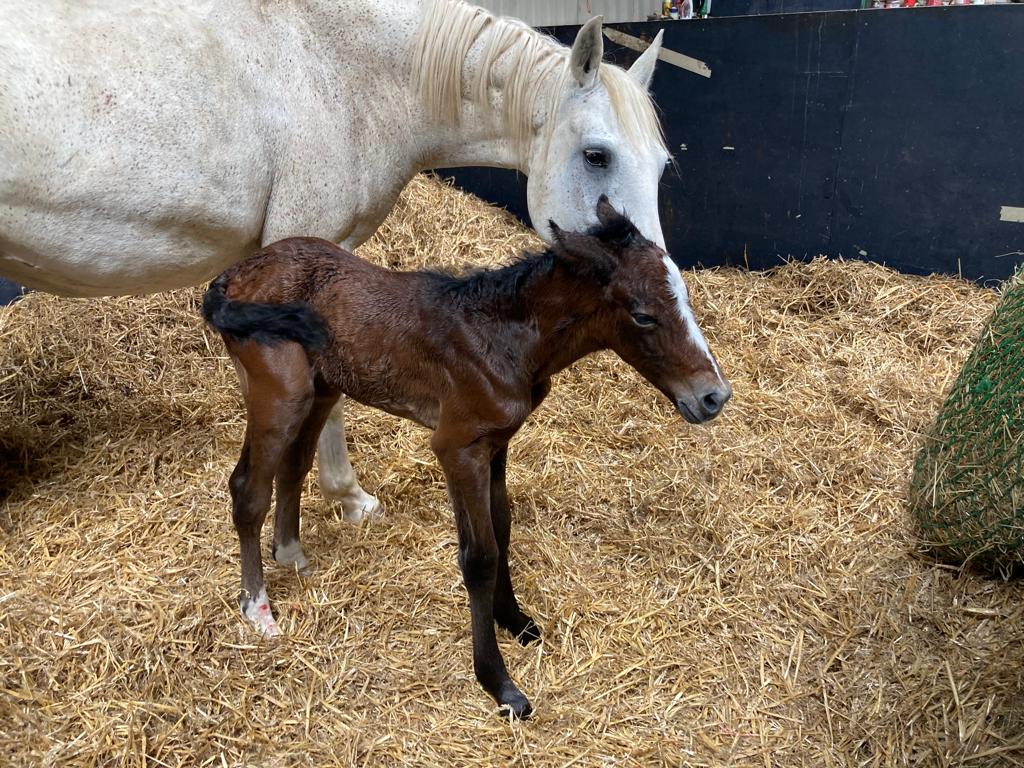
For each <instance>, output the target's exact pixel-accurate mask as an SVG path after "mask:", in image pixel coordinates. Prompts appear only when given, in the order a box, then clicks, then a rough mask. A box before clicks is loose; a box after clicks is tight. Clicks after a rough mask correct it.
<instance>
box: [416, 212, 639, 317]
mask: <svg viewBox="0 0 1024 768" xmlns="http://www.w3.org/2000/svg"><path fill="white" fill-rule="evenodd" d="M586 234H587V236H588V237H594V238H597V239H598V240H600V241H602V242H603V243H605V244H607V245H610V246H612V247H613V248H615V249H621V248H627V247H629V246H630V245H631V244H632V243H633V240H634V237H638V235H637V232H636V228H635V227H634V226H633V223H632V222H631V221H630V220H629V219H628V218H626V217H625V216H617V217H615V218H614V219H613V220H612V221H610V222H608V223H606V224H599V225H597V226H595V227H591V228H590V229H589V230H588V231H587V233H586ZM557 261H558V256H557V254H555V252H554V251H553V250H552V249H550V248H548V249H546V250H545V251H543V252H541V253H529V252H526V253H523V254H522V255H521V256H520V257H519V258H518V259H517V260H515V261H513V262H511V263H509V264H506V265H504V266H501V267H492V268H489V269H488V268H481V269H476V270H472V271H470V272H468V273H466V274H463V275H453V274H451V273H450V272H443V271H431V270H427V271H426V274H427V275H429V276H430V277H432V278H433V279H434V280H435V281H436V284H437V287H438V290H439V291H440V292H441V294H442V295H444V296H446V297H448V298H449V299H450V300H453V301H454V302H455V303H457V304H471V305H475V306H481V307H486V306H498V305H505V306H507V305H508V304H509V303H515V302H516V300H517V299H518V298H519V297H520V292H521V291H522V289H523V287H524V286H525V285H527V284H528V283H529V282H530V281H531V280H532V279H533V278H535V277H538V276H542V275H546V274H548V273H549V272H550V271H551V270H552V269H553V268H554V266H555V263H556V262H557Z"/></svg>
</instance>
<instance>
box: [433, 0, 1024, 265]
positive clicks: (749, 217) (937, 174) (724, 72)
mask: <svg viewBox="0 0 1024 768" xmlns="http://www.w3.org/2000/svg"><path fill="white" fill-rule="evenodd" d="M614 26H615V28H616V29H619V30H621V31H623V32H626V33H627V34H630V35H633V36H635V37H640V38H643V39H645V40H649V39H652V38H653V37H654V35H655V34H656V33H657V31H658V30H659V29H662V28H664V30H665V41H664V45H665V47H666V48H669V49H671V50H674V51H677V52H679V53H683V54H686V55H688V56H692V57H695V58H697V59H700V60H702V61H704V62H705V63H706V64H707V65H708V66H709V67H710V68H711V71H712V76H711V77H710V78H704V77H700V76H698V75H695V74H692V73H690V72H688V71H685V70H682V69H679V68H677V67H674V66H671V65H669V64H666V63H665V62H663V61H662V62H659V64H658V69H657V72H656V74H655V79H654V83H653V91H654V97H655V100H656V101H657V103H658V106H659V108H660V110H661V112H662V113H663V123H664V126H665V131H666V134H667V136H668V141H669V146H670V149H671V150H672V152H673V153H674V155H675V158H676V164H677V167H678V174H677V173H676V172H675V171H673V170H672V169H671V168H670V169H669V170H668V171H667V172H666V174H665V177H664V178H663V180H662V190H661V217H662V225H663V228H664V230H665V236H666V240H667V242H668V246H669V248H670V249H671V251H672V253H673V256H674V257H675V258H676V260H677V261H679V262H680V263H681V264H683V265H696V264H702V265H705V266H712V265H723V264H724V265H749V266H750V267H751V268H755V269H760V268H766V267H771V266H774V265H777V264H779V263H780V261H781V260H783V259H786V258H791V257H795V258H801V259H806V258H812V257H814V256H816V255H818V254H825V255H827V256H832V257H836V256H842V257H845V258H859V259H868V260H872V261H878V262H882V263H885V264H888V265H889V266H891V267H894V268H896V269H899V270H902V271H905V272H910V273H917V274H926V273H930V272H943V273H949V274H957V273H960V274H963V275H964V276H965V277H969V278H971V279H975V280H979V281H986V280H992V279H1002V278H1005V277H1007V276H1008V275H1010V274H1011V273H1012V271H1013V269H1014V267H1015V266H1016V265H1017V264H1018V263H1022V262H1024V223H1018V222H1010V221H1001V220H1000V209H1001V207H1002V206H1013V207H1018V208H1024V6H1020V5H990V6H959V7H956V6H950V7H937V8H914V9H885V10H866V11H837V12H824V13H800V14H787V15H774V16H771V15H769V16H746V17H733V18H714V17H712V18H711V19H706V20H696V21H676V22H649V23H637V24H620V25H614ZM577 29H578V28H577V27H558V28H555V29H553V30H547V31H549V32H550V33H552V34H553V35H554V36H555V37H558V38H559V39H561V40H562V41H563V42H566V43H571V42H572V40H573V38H574V37H575V34H576V31H577ZM605 46H606V48H605V50H606V53H607V57H608V58H609V59H611V60H612V61H615V62H616V63H619V64H622V65H629V64H630V63H632V61H633V60H634V59H635V57H636V56H637V55H638V54H637V53H636V52H635V51H633V50H630V49H627V48H622V47H620V46H618V45H616V44H614V43H612V42H610V41H608V40H607V39H606V41H605ZM728 147H732V149H728ZM443 175H451V176H454V177H455V179H456V181H457V183H459V184H460V185H461V186H463V187H464V188H466V189H468V190H470V191H472V192H475V193H477V194H479V195H480V196H482V197H484V198H485V199H488V200H491V201H493V202H497V203H500V204H502V205H505V206H507V207H508V208H509V209H511V210H512V211H513V212H515V213H516V214H517V215H519V216H521V217H522V218H524V220H525V219H526V218H527V214H526V205H525V180H524V179H523V177H522V176H518V175H517V174H515V173H513V172H509V171H499V170H493V169H459V170H456V171H443Z"/></svg>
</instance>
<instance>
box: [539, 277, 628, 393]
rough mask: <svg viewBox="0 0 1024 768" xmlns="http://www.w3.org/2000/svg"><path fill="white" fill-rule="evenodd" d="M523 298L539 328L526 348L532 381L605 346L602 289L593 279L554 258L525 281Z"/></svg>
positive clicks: (544, 376) (549, 374) (561, 368)
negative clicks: (541, 270)
mask: <svg viewBox="0 0 1024 768" xmlns="http://www.w3.org/2000/svg"><path fill="white" fill-rule="evenodd" d="M522 301H523V304H524V305H525V306H526V307H528V311H529V315H530V318H531V321H532V322H533V323H534V324H535V327H536V329H537V334H536V339H535V341H534V343H533V344H532V346H531V348H530V349H528V350H524V352H525V353H526V357H527V359H528V361H529V365H530V368H531V369H532V373H533V376H534V380H536V381H540V380H542V379H548V378H550V377H551V376H553V375H554V374H556V373H558V372H559V371H561V370H563V369H565V368H568V367H569V366H570V365H572V364H573V363H575V362H576V361H577V360H579V359H580V358H582V357H586V356H587V355H589V354H590V353H591V352H597V351H598V350H600V349H605V348H607V346H608V341H607V334H606V333H605V330H606V325H607V320H608V317H607V313H606V311H605V308H604V300H603V289H602V288H601V287H600V286H599V285H598V284H597V283H596V282H595V281H594V279H593V278H588V277H583V276H580V275H577V274H573V273H572V272H570V271H569V270H568V269H566V268H565V267H563V266H560V265H558V264H557V262H556V263H555V264H554V265H553V266H552V267H551V268H550V269H549V270H546V271H545V272H544V273H543V274H540V275H538V276H537V277H536V278H535V279H534V280H532V281H530V282H529V283H527V284H526V285H525V286H524V288H523V295H522Z"/></svg>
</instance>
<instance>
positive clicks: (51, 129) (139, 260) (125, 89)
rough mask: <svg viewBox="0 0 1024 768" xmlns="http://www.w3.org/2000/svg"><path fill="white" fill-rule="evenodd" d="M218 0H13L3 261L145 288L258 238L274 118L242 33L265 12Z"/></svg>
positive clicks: (59, 282)
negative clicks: (223, 13) (229, 18)
mask: <svg viewBox="0 0 1024 768" xmlns="http://www.w3.org/2000/svg"><path fill="white" fill-rule="evenodd" d="M229 6H230V7H229V8H228V11H232V12H233V9H234V10H235V11H237V9H235V8H234V6H233V5H231V4H229ZM216 7H217V4H212V3H202V2H196V3H193V4H187V3H186V4H161V3H143V2H137V1H136V0H132V1H131V2H129V1H126V2H124V3H113V4H101V3H88V4H74V3H72V4H67V3H58V2H50V3H41V4H40V5H39V7H38V8H36V7H35V5H34V4H26V3H20V4H19V3H16V2H10V0H0V11H2V12H0V16H3V17H4V24H3V25H0V82H2V86H0V275H3V276H5V277H8V278H11V279H14V280H17V281H18V282H21V283H23V284H25V285H28V286H30V287H33V288H37V289H42V290H46V291H53V292H55V293H61V294H66V295H75V296H95V295H103V294H126V293H144V292H152V291H159V290H165V289H169V288H176V287H181V286H186V285H191V284H195V283H198V282H201V281H203V280H205V279H206V278H208V277H210V276H212V275H214V274H216V273H217V272H219V271H220V270H221V269H223V268H224V267H225V266H227V265H228V264H230V263H232V262H233V261H236V260H238V259H239V258H241V257H242V256H244V255H245V254H246V253H247V252H248V251H249V250H251V249H253V248H255V247H258V245H259V242H258V241H259V239H260V234H261V232H262V227H263V219H264V217H265V214H266V209H267V204H268V200H269V195H270V192H271V178H272V176H273V142H272V140H271V133H272V131H271V129H270V128H269V127H268V126H269V125H271V124H272V122H273V121H272V120H271V121H270V122H268V118H267V116H266V114H265V110H263V109H262V108H261V104H264V103H266V100H265V98H263V97H262V95H261V92H260V91H259V90H258V89H257V88H256V86H255V83H257V82H261V81H259V80H258V79H257V78H256V76H255V74H253V72H252V71H250V70H251V68H252V67H253V66H254V65H252V64H250V63H249V62H248V60H247V59H246V58H245V56H244V50H245V49H244V47H240V46H238V45H237V44H236V43H237V41H236V40H233V39H232V38H231V37H229V35H236V34H237V35H241V34H242V33H247V34H249V35H250V36H255V35H256V34H257V33H259V31H260V27H259V25H258V24H257V23H256V22H255V21H253V19H252V18H250V14H242V13H241V12H238V13H236V14H235V15H236V17H237V18H236V23H235V24H234V25H224V24H220V23H217V22H218V19H217V18H214V17H212V16H211V14H212V13H214V11H213V10H211V9H215V8H216ZM239 7H242V6H241V5H240V6H239ZM128 19H130V23H127V20H128ZM236 27H237V31H236Z"/></svg>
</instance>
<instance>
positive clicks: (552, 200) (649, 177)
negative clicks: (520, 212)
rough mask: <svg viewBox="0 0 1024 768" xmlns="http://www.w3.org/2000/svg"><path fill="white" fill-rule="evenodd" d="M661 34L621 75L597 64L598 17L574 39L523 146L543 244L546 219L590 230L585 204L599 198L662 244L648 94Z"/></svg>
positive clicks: (659, 160)
mask: <svg viewBox="0 0 1024 768" xmlns="http://www.w3.org/2000/svg"><path fill="white" fill-rule="evenodd" d="M661 37H662V33H661V32H658V36H657V37H656V38H655V39H654V42H653V43H652V44H651V45H650V46H649V47H648V48H647V50H646V51H644V53H643V54H642V55H641V56H640V58H639V59H637V60H636V62H635V63H634V64H633V66H632V67H630V69H629V70H628V71H627V70H623V69H620V68H619V67H616V66H614V65H611V64H603V63H602V62H601V57H602V54H603V50H604V47H603V43H602V39H601V17H596V18H593V19H591V20H590V21H589V22H587V24H585V25H584V26H583V28H582V29H581V30H580V32H579V34H578V35H577V37H576V42H575V43H574V44H573V46H572V49H571V51H570V52H569V56H568V61H567V62H566V64H565V65H564V71H563V74H562V76H561V78H559V79H558V81H557V82H558V84H557V86H555V91H554V94H553V97H552V100H551V102H550V103H551V107H550V108H549V110H548V118H547V123H546V124H545V125H544V126H543V127H542V128H541V130H540V133H539V136H538V138H537V140H536V141H534V142H533V143H532V146H531V148H530V157H529V174H528V175H529V179H528V181H527V201H528V205H529V209H530V218H531V220H532V221H533V222H534V224H535V226H536V227H537V232H538V234H540V236H541V237H543V238H544V239H545V240H547V241H548V242H551V237H552V234H551V232H550V230H549V229H548V228H547V226H545V224H544V223H545V222H547V221H550V220H553V221H557V222H558V223H559V225H560V226H562V227H563V228H565V229H566V230H571V231H575V232H582V231H584V230H587V229H590V228H591V227H593V226H595V225H596V224H597V219H596V218H595V215H594V208H593V202H592V201H593V200H596V199H597V198H598V197H599V196H600V195H605V196H606V197H607V198H608V199H609V200H610V201H611V204H612V205H613V206H614V207H615V208H617V209H618V210H620V211H626V210H628V211H633V212H634V213H635V212H637V211H643V212H644V213H643V214H641V215H639V216H638V217H637V218H636V219H635V221H634V223H635V224H636V226H637V229H639V230H640V232H641V233H643V235H644V237H646V238H647V239H648V240H651V241H653V242H654V243H655V244H657V245H660V246H662V247H664V245H665V238H664V235H663V234H662V231H661V221H660V219H659V217H658V183H659V180H660V179H661V175H662V172H663V171H664V170H665V166H666V163H667V162H668V160H669V153H668V150H667V148H666V146H665V141H664V138H663V136H662V132H661V126H660V123H659V122H658V117H657V114H656V113H655V110H654V104H653V102H652V101H651V98H650V96H649V94H648V86H649V85H650V82H651V78H652V76H653V75H654V65H655V62H656V61H657V58H658V53H659V51H660V50H661Z"/></svg>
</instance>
